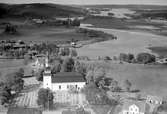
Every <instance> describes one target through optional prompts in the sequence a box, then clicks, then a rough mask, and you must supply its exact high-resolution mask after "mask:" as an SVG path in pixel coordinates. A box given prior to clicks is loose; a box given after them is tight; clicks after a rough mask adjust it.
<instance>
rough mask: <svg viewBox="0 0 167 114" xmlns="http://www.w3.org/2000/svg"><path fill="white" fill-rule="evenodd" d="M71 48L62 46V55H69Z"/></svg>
mask: <svg viewBox="0 0 167 114" xmlns="http://www.w3.org/2000/svg"><path fill="white" fill-rule="evenodd" d="M69 54H70V49H69V48H68V47H64V48H60V50H59V55H61V56H69Z"/></svg>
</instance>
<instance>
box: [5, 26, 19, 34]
mask: <svg viewBox="0 0 167 114" xmlns="http://www.w3.org/2000/svg"><path fill="white" fill-rule="evenodd" d="M4 33H7V34H16V33H17V30H16V26H14V25H11V24H8V25H6V27H5V31H4Z"/></svg>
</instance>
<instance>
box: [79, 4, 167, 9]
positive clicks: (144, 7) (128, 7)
mask: <svg viewBox="0 0 167 114" xmlns="http://www.w3.org/2000/svg"><path fill="white" fill-rule="evenodd" d="M82 7H86V8H87V7H88V8H127V9H131V10H143V9H152V10H159V9H161V10H164V9H167V7H166V6H159V5H85V6H82Z"/></svg>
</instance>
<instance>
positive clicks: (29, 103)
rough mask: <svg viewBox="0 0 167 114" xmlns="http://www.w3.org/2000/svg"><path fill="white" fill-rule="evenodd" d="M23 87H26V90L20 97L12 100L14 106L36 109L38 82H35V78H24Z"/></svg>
mask: <svg viewBox="0 0 167 114" xmlns="http://www.w3.org/2000/svg"><path fill="white" fill-rule="evenodd" d="M24 85H25V86H26V89H24V90H23V92H22V93H21V94H20V96H18V97H17V98H16V99H15V100H14V101H15V102H14V106H21V107H24V106H25V107H33V108H36V107H38V105H37V96H38V90H39V82H38V81H36V79H35V77H30V78H24Z"/></svg>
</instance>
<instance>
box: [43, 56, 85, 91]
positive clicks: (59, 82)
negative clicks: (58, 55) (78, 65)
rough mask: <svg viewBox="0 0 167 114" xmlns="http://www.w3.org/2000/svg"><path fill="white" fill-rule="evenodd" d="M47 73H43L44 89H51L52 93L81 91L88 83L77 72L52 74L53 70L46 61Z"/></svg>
mask: <svg viewBox="0 0 167 114" xmlns="http://www.w3.org/2000/svg"><path fill="white" fill-rule="evenodd" d="M45 62H46V65H45V67H46V68H45V71H44V73H43V88H49V89H50V90H52V91H68V90H70V89H75V90H77V91H80V90H81V89H82V88H83V87H84V85H85V84H86V81H85V79H84V76H83V75H82V74H80V73H77V72H59V73H56V74H52V73H51V69H50V67H49V64H48V59H46V61H45Z"/></svg>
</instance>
